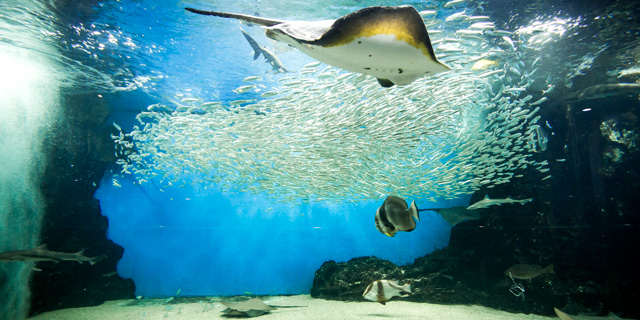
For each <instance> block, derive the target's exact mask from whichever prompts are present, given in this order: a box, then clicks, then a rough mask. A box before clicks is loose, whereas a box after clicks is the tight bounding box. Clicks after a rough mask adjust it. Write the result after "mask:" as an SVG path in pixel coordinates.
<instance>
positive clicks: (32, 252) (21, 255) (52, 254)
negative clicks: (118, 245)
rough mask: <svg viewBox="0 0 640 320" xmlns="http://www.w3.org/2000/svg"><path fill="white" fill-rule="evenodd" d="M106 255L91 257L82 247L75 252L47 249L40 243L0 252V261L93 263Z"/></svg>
mask: <svg viewBox="0 0 640 320" xmlns="http://www.w3.org/2000/svg"><path fill="white" fill-rule="evenodd" d="M106 257H107V255H104V254H103V255H100V256H96V257H91V258H90V257H87V256H85V255H84V249H83V250H80V251H78V252H75V253H69V252H57V251H49V250H48V249H47V245H46V244H43V245H40V246H38V247H36V248H35V249H28V250H16V251H6V252H0V262H11V261H23V262H24V261H52V262H55V263H58V262H60V261H78V263H83V262H89V263H90V264H91V265H94V264H96V263H97V262H100V261H102V260H103V259H104V258H106Z"/></svg>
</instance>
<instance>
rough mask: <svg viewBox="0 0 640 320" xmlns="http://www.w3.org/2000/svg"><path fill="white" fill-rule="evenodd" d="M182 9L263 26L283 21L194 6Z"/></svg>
mask: <svg viewBox="0 0 640 320" xmlns="http://www.w3.org/2000/svg"><path fill="white" fill-rule="evenodd" d="M184 9H185V10H187V11H189V12H193V13H197V14H201V15H205V16H216V17H221V18H231V19H238V20H242V21H245V22H248V23H253V24H257V25H261V26H265V27H271V26H275V25H276V24H280V23H282V22H284V21H282V20H274V19H265V18H260V17H255V16H250V15H246V14H238V13H229V12H220V11H204V10H198V9H194V8H184Z"/></svg>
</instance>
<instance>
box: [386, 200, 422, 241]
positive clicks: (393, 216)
mask: <svg viewBox="0 0 640 320" xmlns="http://www.w3.org/2000/svg"><path fill="white" fill-rule="evenodd" d="M413 218H415V219H416V220H418V221H420V216H419V214H418V208H417V207H416V203H415V201H411V206H407V202H406V201H404V200H403V199H401V198H398V197H396V196H388V197H387V199H385V200H384V203H383V204H382V205H381V206H380V208H378V210H377V211H376V228H377V229H378V231H380V232H382V233H384V234H386V235H387V236H389V237H393V236H394V235H395V234H396V232H397V231H407V232H409V231H413V229H415V228H416V222H415V221H414V220H413Z"/></svg>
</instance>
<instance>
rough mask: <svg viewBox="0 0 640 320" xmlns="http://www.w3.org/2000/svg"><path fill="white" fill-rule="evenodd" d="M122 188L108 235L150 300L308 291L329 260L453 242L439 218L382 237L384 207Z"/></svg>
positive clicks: (407, 254)
mask: <svg viewBox="0 0 640 320" xmlns="http://www.w3.org/2000/svg"><path fill="white" fill-rule="evenodd" d="M120 182H121V185H122V187H121V188H118V187H114V186H113V185H112V183H111V180H110V179H108V178H105V180H103V183H102V184H101V187H100V189H99V190H98V192H97V193H96V197H97V198H98V199H99V200H100V203H101V209H102V211H103V214H104V215H106V216H107V217H109V231H108V232H109V233H108V237H109V238H110V239H112V240H113V241H114V242H116V243H118V244H119V245H121V246H123V247H124V248H125V252H124V256H123V258H122V260H121V261H120V263H119V264H118V273H119V275H120V276H122V277H125V278H132V279H133V280H134V281H135V284H136V294H138V295H142V296H145V297H151V296H172V295H175V294H176V293H177V292H178V290H180V294H181V295H238V294H243V293H245V292H251V293H254V294H295V293H298V294H300V293H308V292H309V290H310V288H311V284H312V281H313V276H314V272H315V271H316V270H317V269H318V268H319V267H320V266H321V265H322V263H323V262H324V261H327V260H335V261H347V260H349V259H351V258H354V257H360V256H369V255H374V256H377V257H380V258H383V259H388V260H391V261H393V262H395V263H398V264H407V263H410V262H412V261H413V260H414V259H415V258H417V257H420V256H423V255H425V254H427V253H430V252H432V251H433V250H434V249H438V248H442V247H445V246H446V245H447V243H448V241H449V233H450V226H449V225H448V224H447V223H446V222H445V221H444V220H443V219H442V218H441V217H440V216H438V215H435V214H433V213H429V212H423V213H422V214H421V220H420V222H419V223H418V227H417V228H416V230H415V231H413V232H411V233H404V232H400V233H398V234H397V235H396V236H395V237H394V238H390V237H387V236H385V235H383V234H381V233H380V232H379V231H378V230H377V229H376V228H375V226H374V215H375V211H376V209H377V208H378V206H380V202H379V201H371V202H362V203H358V204H351V205H330V204H324V203H310V204H302V205H300V206H294V207H293V208H292V207H291V205H288V204H274V203H270V202H269V201H268V200H266V198H265V197H264V196H260V195H258V196H252V195H250V194H246V193H237V194H228V193H221V192H217V191H211V192H202V191H194V190H193V189H192V188H188V187H185V188H170V189H167V190H165V191H164V192H160V191H159V190H158V189H156V188H155V187H154V186H153V185H150V184H144V185H137V184H133V183H132V181H129V180H124V181H122V180H120ZM466 202H467V203H468V200H467V201H466ZM464 203H465V201H457V202H455V201H452V202H450V203H448V205H449V204H450V205H456V204H458V205H462V204H464Z"/></svg>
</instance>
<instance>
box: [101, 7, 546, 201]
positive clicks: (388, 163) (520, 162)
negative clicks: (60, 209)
mask: <svg viewBox="0 0 640 320" xmlns="http://www.w3.org/2000/svg"><path fill="white" fill-rule="evenodd" d="M471 4H472V3H471V2H468V5H471ZM457 8H458V7H457V6H452V7H451V8H447V9H446V10H444V9H442V8H440V9H439V10H441V11H438V9H437V8H436V7H434V10H424V11H421V12H420V14H421V16H422V17H423V18H424V21H425V24H426V26H427V28H428V30H429V35H430V37H431V41H432V44H433V48H434V51H435V53H436V56H437V58H438V60H440V61H442V62H443V63H446V64H447V65H449V66H450V67H452V68H453V70H451V71H448V72H443V73H440V74H436V75H434V76H430V77H422V78H420V79H418V80H417V81H415V82H414V83H412V84H410V85H407V86H400V87H393V88H382V87H380V85H379V84H378V83H377V82H376V80H375V79H374V78H372V77H369V76H366V75H362V74H356V73H349V72H345V71H343V70H340V69H337V68H334V67H330V66H326V65H323V64H321V63H319V62H312V63H309V64H307V65H306V66H304V67H303V68H302V69H301V70H299V71H298V72H297V73H289V74H284V75H282V77H281V78H280V79H279V86H277V87H275V88H267V89H266V90H268V91H265V90H262V91H261V90H260V89H261V88H260V80H261V77H260V75H248V77H247V78H246V79H245V80H246V81H247V82H246V83H247V85H244V86H241V87H239V88H237V89H235V90H234V91H235V92H236V94H237V95H238V99H237V100H234V101H230V102H227V101H206V99H207V98H201V97H186V98H182V99H181V100H179V101H176V104H177V106H172V105H171V104H169V103H167V104H166V105H163V104H154V105H151V106H149V107H148V110H147V111H145V112H142V113H140V114H138V115H137V117H136V118H137V120H138V121H139V123H140V125H139V126H135V127H134V129H133V130H132V131H131V132H128V133H125V132H122V131H121V130H120V127H119V126H118V125H117V124H115V123H114V126H115V127H116V129H119V130H120V132H119V134H117V135H113V136H112V137H113V139H114V141H115V148H116V156H117V157H118V160H117V163H118V164H119V165H120V168H121V174H122V175H126V174H131V175H133V177H135V179H136V180H137V182H138V183H149V181H153V183H154V184H156V185H157V186H158V187H159V188H161V189H162V188H167V187H170V186H180V185H186V184H193V185H194V186H198V187H199V188H216V187H217V188H220V189H221V190H222V191H223V192H249V193H253V194H266V195H267V196H269V197H270V198H271V199H272V200H273V201H280V202H285V203H292V204H296V203H299V202H300V201H301V199H312V200H314V201H329V202H336V203H338V202H344V201H347V200H349V201H359V200H373V199H384V198H385V197H386V196H387V195H390V194H393V195H397V196H399V197H403V198H405V197H406V198H412V199H417V198H419V199H422V200H426V201H436V200H437V199H440V198H444V199H452V198H456V197H458V196H460V195H463V194H471V193H473V192H475V191H477V190H479V189H480V188H481V187H486V188H492V187H494V186H496V185H499V184H504V183H508V182H509V181H510V180H511V179H513V178H517V177H521V176H522V173H523V172H524V169H526V168H529V169H535V170H537V171H539V172H540V173H542V174H541V176H544V177H543V178H542V180H546V179H549V178H550V177H551V176H550V175H549V174H548V173H547V172H548V171H549V168H548V162H547V161H538V160H536V159H534V157H533V154H534V153H536V152H540V151H542V150H541V149H542V148H546V136H545V137H542V136H541V132H542V131H541V126H540V124H539V120H540V116H539V115H537V114H538V111H539V110H540V108H544V107H545V101H546V100H547V97H546V96H545V92H541V91H540V90H535V91H534V90H529V87H530V86H531V84H532V83H533V81H534V80H533V74H534V73H536V70H537V66H536V63H538V60H535V61H533V62H531V61H523V60H522V59H521V54H520V53H521V52H522V51H524V50H534V51H535V50H536V48H535V47H532V46H533V45H532V44H531V42H530V41H529V42H527V40H526V38H525V37H526V35H525V34H520V33H518V32H516V31H504V30H497V29H496V27H495V26H494V24H493V23H492V22H491V21H490V18H489V17H488V16H473V15H470V14H467V12H472V11H473V10H470V9H469V8H467V9H457ZM525 46H526V47H525ZM481 60H482V66H481V67H479V64H477V62H478V61H481ZM285 65H286V61H285ZM474 65H475V67H474V68H473V70H472V67H473V66H474ZM551 89H552V87H551V86H550V88H549V89H548V90H547V92H549V91H551ZM247 92H261V99H248V98H243V95H245V94H246V93H247ZM529 169H527V170H529ZM528 172H531V170H530V171H528ZM113 183H114V185H116V186H118V185H119V182H118V177H115V178H114V181H113Z"/></svg>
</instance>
